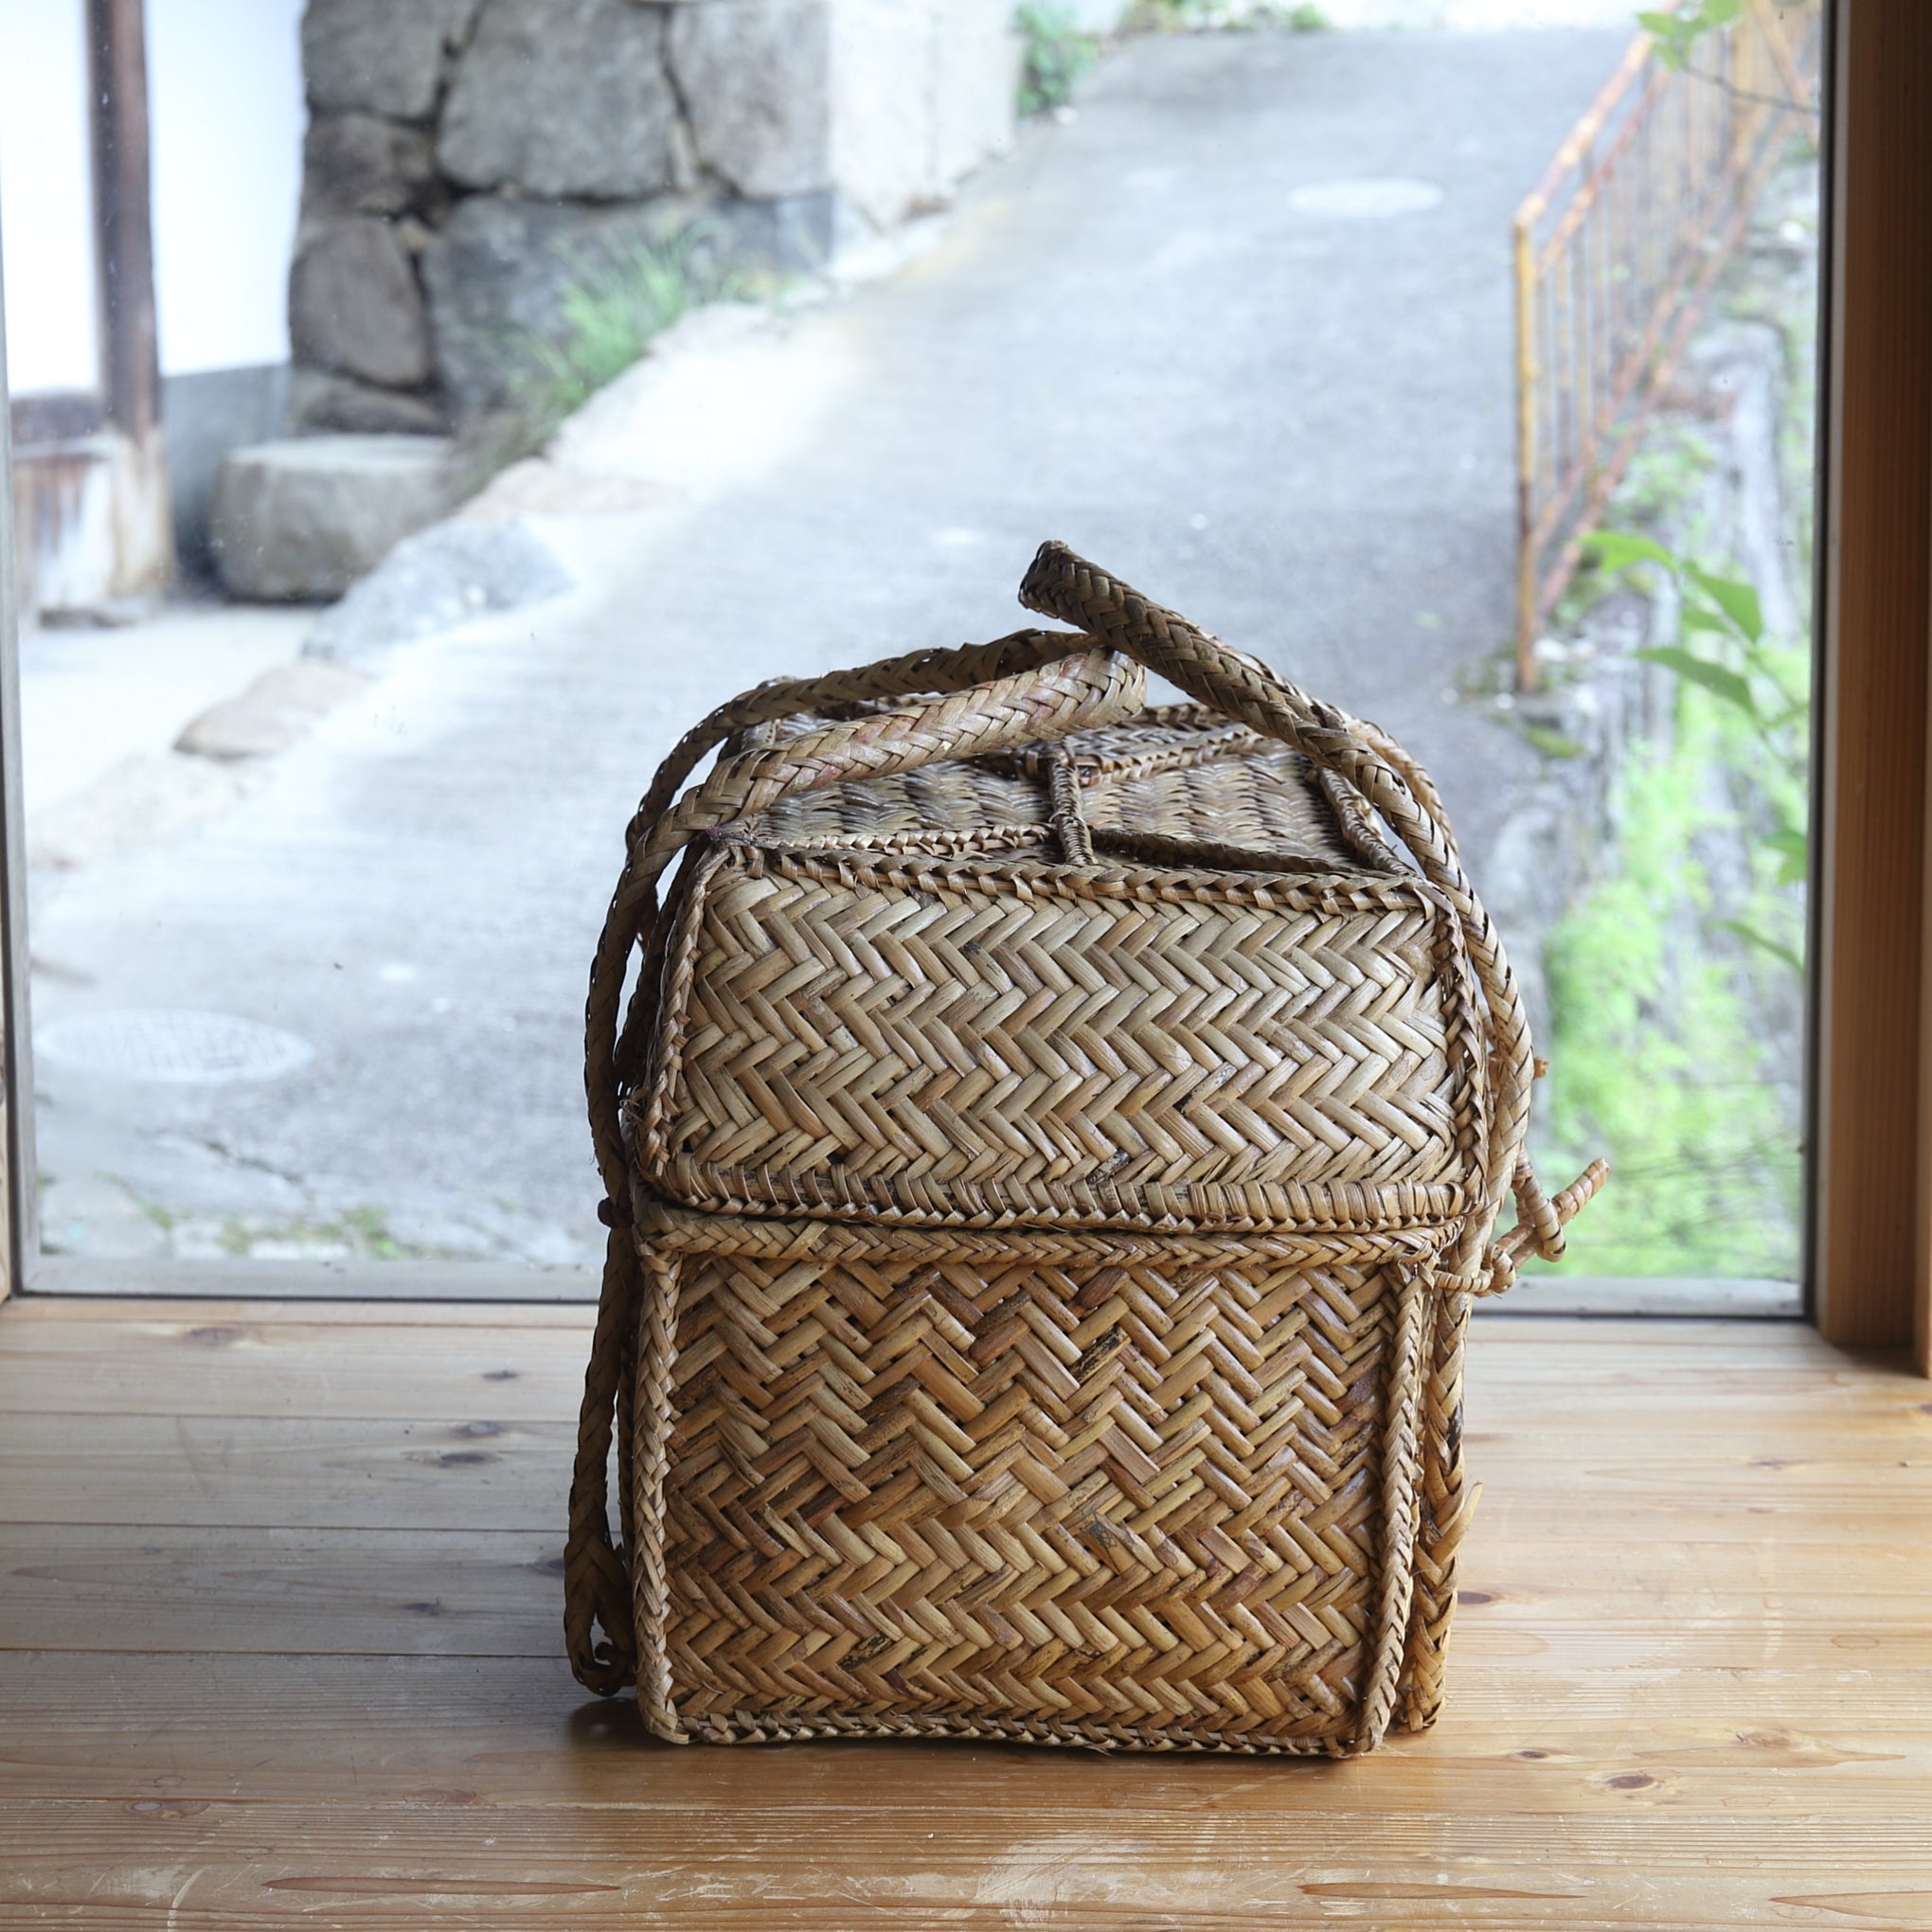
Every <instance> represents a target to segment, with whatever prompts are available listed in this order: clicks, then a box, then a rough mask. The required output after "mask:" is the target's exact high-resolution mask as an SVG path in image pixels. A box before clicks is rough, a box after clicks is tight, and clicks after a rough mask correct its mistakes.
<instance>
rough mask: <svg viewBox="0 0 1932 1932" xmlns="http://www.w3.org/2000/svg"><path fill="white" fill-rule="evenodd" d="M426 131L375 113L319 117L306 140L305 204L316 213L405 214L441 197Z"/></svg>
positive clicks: (432, 148) (306, 209)
mask: <svg viewBox="0 0 1932 1932" xmlns="http://www.w3.org/2000/svg"><path fill="white" fill-rule="evenodd" d="M437 190H438V180H437V171H436V149H435V147H434V146H433V144H432V143H431V141H430V138H429V136H428V135H427V134H425V133H424V132H423V131H422V130H421V129H420V128H412V127H409V126H407V125H405V124H404V123H403V122H402V121H392V120H383V119H381V118H380V117H379V116H375V115H372V114H334V115H317V116H315V117H314V119H313V120H312V121H311V122H310V123H309V131H308V133H307V134H305V135H304V136H303V139H302V206H303V208H304V209H305V211H307V212H309V213H311V214H316V215H405V214H410V213H413V212H414V211H416V210H418V209H420V208H423V207H426V206H431V205H432V204H433V203H434V202H435V201H436V200H437V198H438V195H437Z"/></svg>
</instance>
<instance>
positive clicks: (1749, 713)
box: [1630, 645, 1758, 719]
mask: <svg viewBox="0 0 1932 1932" xmlns="http://www.w3.org/2000/svg"><path fill="white" fill-rule="evenodd" d="M1630 654H1631V655H1632V656H1633V657H1641V658H1643V659H1645V660H1646V662H1648V663H1651V664H1661V665H1662V666H1663V667H1664V668H1665V669H1666V670H1667V671H1675V672H1676V673H1677V675H1678V676H1679V677H1681V678H1682V679H1684V681H1685V682H1686V683H1687V684H1694V685H1701V686H1702V687H1703V688H1704V689H1706V690H1708V692H1710V693H1711V695H1712V696H1713V697H1718V698H1722V699H1723V700H1724V702H1725V703H1726V704H1727V705H1734V706H1735V707H1737V708H1738V709H1739V710H1740V711H1742V712H1744V715H1745V716H1746V717H1747V718H1752V719H1755V718H1756V717H1757V715H1758V701H1757V699H1756V698H1754V697H1753V696H1752V695H1751V687H1750V686H1749V685H1748V684H1747V683H1746V682H1745V681H1744V678H1743V676H1741V675H1740V674H1739V673H1738V672H1737V671H1732V670H1731V669H1730V668H1729V667H1728V666H1727V665H1723V664H1713V663H1711V661H1710V660H1709V658H1708V657H1693V656H1692V655H1691V654H1690V652H1688V651H1680V650H1678V649H1677V648H1676V647H1675V646H1674V645H1663V646H1660V647H1659V648H1658V649H1656V650H1655V651H1633V652H1632V653H1630Z"/></svg>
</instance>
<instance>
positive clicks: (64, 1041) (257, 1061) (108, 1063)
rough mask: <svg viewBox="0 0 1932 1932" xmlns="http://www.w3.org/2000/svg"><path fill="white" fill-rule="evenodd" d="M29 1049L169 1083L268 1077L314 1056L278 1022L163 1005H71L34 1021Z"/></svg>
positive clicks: (62, 1061)
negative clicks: (80, 1009) (111, 1009)
mask: <svg viewBox="0 0 1932 1932" xmlns="http://www.w3.org/2000/svg"><path fill="white" fill-rule="evenodd" d="M33 1044H34V1051H35V1052H36V1053H38V1054H39V1055H40V1056H41V1057H42V1058H43V1059H44V1060H46V1061H49V1062H51V1063H52V1064H54V1065H56V1066H66V1067H71V1068H72V1069H73V1070H74V1071H75V1072H77V1073H94V1074H104V1075H106V1076H107V1077H109V1078H110V1079H114V1080H144V1081H158V1082H164V1083H166V1084H168V1085H170V1086H228V1085H231V1084H232V1083H234V1082H239V1081H249V1080H275V1079H277V1078H278V1077H279V1076H280V1075H282V1074H284V1073H293V1072H294V1071H295V1068H296V1067H298V1066H305V1065H307V1064H308V1063H309V1062H310V1061H311V1060H313V1058H314V1057H315V1049H314V1048H313V1047H311V1046H310V1045H309V1043H308V1042H307V1041H306V1040H302V1039H298V1038H297V1037H296V1036H295V1034H294V1033H285V1032H283V1031H282V1029H280V1028H279V1027H264V1026H262V1025H261V1024H260V1022H259V1021H258V1020H243V1019H239V1018H237V1017H236V1016H235V1015H234V1014H233V1013H195V1012H179V1011H168V1010H165V1009H163V1010H156V1011H147V1012H142V1011H129V1012H118V1013H76V1014H75V1015H74V1016H73V1017H72V1018H71V1019H65V1020H55V1021H53V1022H51V1023H50V1024H49V1025H47V1026H45V1027H41V1028H38V1029H36V1030H35V1033H34V1041H33Z"/></svg>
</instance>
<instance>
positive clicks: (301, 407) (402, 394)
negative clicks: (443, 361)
mask: <svg viewBox="0 0 1932 1932" xmlns="http://www.w3.org/2000/svg"><path fill="white" fill-rule="evenodd" d="M288 426H289V428H290V429H292V430H294V431H295V434H296V435H297V436H317V435H323V434H327V433H328V432H331V431H342V432H346V433H348V434H349V435H351V436H438V435H440V434H441V432H442V429H443V427H444V424H443V419H442V410H441V408H440V407H439V406H438V403H436V402H435V400H434V399H433V398H431V397H429V396H423V395H417V394H412V393H411V392H410V391H408V390H406V389H384V388H379V387H378V386H377V385H375V384H373V383H359V382H357V381H356V380H355V378H354V377H353V376H338V375H334V374H331V372H330V371H329V370H327V369H308V368H293V369H291V370H290V371H289V395H288Z"/></svg>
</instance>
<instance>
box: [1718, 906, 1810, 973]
mask: <svg viewBox="0 0 1932 1932" xmlns="http://www.w3.org/2000/svg"><path fill="white" fill-rule="evenodd" d="M1718 924H1719V925H1720V926H1722V927H1723V928H1724V930H1725V931H1726V932H1727V933H1735V934H1736V935H1737V937H1738V938H1739V939H1743V940H1744V943H1745V945H1747V946H1755V947H1757V949H1758V950H1759V952H1761V953H1768V954H1769V955H1770V956H1771V957H1772V958H1774V959H1776V960H1778V961H1779V962H1780V964H1782V965H1785V966H1789V967H1790V968H1791V970H1792V971H1793V972H1794V973H1802V972H1803V971H1804V961H1803V960H1802V959H1800V958H1799V957H1798V955H1797V954H1796V953H1794V952H1793V951H1792V950H1791V948H1790V947H1789V946H1787V945H1786V944H1785V943H1784V942H1783V940H1781V939H1773V938H1772V937H1771V936H1770V934H1769V933H1761V932H1760V931H1759V930H1758V928H1757V927H1756V926H1754V925H1752V924H1751V923H1750V922H1749V921H1746V920H1742V919H1721V920H1719V921H1718Z"/></svg>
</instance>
